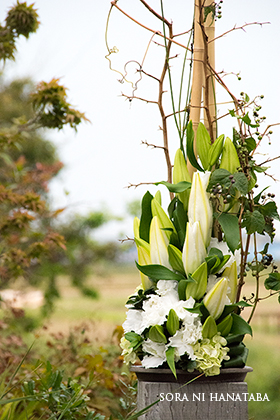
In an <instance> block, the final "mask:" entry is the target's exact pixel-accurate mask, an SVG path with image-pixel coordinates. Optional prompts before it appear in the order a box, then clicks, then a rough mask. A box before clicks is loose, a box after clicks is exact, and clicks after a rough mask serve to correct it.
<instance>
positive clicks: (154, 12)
mask: <svg viewBox="0 0 280 420" xmlns="http://www.w3.org/2000/svg"><path fill="white" fill-rule="evenodd" d="M140 2H141V3H142V4H143V5H144V6H145V7H146V8H147V9H148V10H149V11H150V12H151V13H152V14H153V15H154V16H156V17H157V18H158V19H159V20H161V21H162V22H164V23H165V24H166V25H167V26H170V25H171V23H170V22H168V20H167V19H165V18H164V17H162V16H161V15H159V14H158V13H157V12H156V11H155V10H154V9H152V8H151V6H149V5H148V3H146V2H145V0H140Z"/></svg>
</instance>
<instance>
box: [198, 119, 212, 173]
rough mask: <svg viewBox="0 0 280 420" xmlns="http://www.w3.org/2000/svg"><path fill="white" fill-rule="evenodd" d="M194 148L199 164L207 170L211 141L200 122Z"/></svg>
mask: <svg viewBox="0 0 280 420" xmlns="http://www.w3.org/2000/svg"><path fill="white" fill-rule="evenodd" d="M196 148H197V153H198V156H199V158H200V161H201V164H202V166H203V168H204V169H205V170H207V169H208V168H209V155H210V148H211V140H210V136H209V133H208V131H207V130H206V128H205V126H204V124H202V122H200V123H199V124H198V127H197V131H196Z"/></svg>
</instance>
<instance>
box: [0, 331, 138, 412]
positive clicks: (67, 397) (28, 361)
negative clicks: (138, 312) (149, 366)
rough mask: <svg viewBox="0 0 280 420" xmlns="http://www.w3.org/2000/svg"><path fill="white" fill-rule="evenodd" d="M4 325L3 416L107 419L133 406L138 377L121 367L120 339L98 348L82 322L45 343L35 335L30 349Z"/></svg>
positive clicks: (0, 363)
mask: <svg viewBox="0 0 280 420" xmlns="http://www.w3.org/2000/svg"><path fill="white" fill-rule="evenodd" d="M0 328H1V335H2V340H1V344H0V419H1V420H4V419H8V418H9V419H10V420H16V419H17V420H25V419H26V418H40V419H42V420H44V419H46V420H47V419H56V420H58V419H61V420H63V419H65V420H71V419H73V420H74V419H75V420H81V419H84V420H105V419H107V420H109V418H110V416H111V415H112V416H114V418H126V416H127V415H128V413H129V412H130V411H131V409H132V408H134V406H135V386H134V382H135V381H134V379H133V376H132V375H130V374H127V373H125V372H123V371H122V360H121V358H120V357H119V348H118V345H117V343H118V339H117V340H116V341H115V342H114V344H111V345H108V348H104V347H96V344H95V343H93V342H92V341H91V340H90V328H89V326H85V325H80V326H79V327H77V328H76V329H74V330H72V331H71V332H70V334H65V335H64V334H62V333H59V334H51V335H50V336H48V337H47V340H45V344H44V340H42V338H40V339H39V342H38V343H37V341H38V338H37V340H36V341H35V344H34V345H33V347H32V348H30V349H29V350H28V347H27V346H26V344H25V343H24V341H23V339H22V337H21V336H18V335H16V334H9V331H7V330H5V329H3V325H0ZM21 335H22V334H21ZM117 336H119V333H118V331H117V330H116V334H115V337H116V338H117ZM58 349H59V351H58ZM9 357H10V361H13V363H10V365H9V366H8V364H9V363H8V361H9ZM16 365H18V366H17V367H15V366H16Z"/></svg>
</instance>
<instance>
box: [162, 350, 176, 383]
mask: <svg viewBox="0 0 280 420" xmlns="http://www.w3.org/2000/svg"><path fill="white" fill-rule="evenodd" d="M175 350H176V348H175V347H169V349H168V350H166V352H165V354H166V361H167V364H168V366H169V367H170V370H171V372H172V373H173V375H174V376H175V378H176V379H177V374H176V368H175Z"/></svg>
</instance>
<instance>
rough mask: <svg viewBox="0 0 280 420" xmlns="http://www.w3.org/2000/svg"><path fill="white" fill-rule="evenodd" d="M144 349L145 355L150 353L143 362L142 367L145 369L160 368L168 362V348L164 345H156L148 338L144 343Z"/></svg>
mask: <svg viewBox="0 0 280 420" xmlns="http://www.w3.org/2000/svg"><path fill="white" fill-rule="evenodd" d="M142 349H143V351H144V352H145V353H148V354H147V355H145V356H144V357H143V360H142V366H143V367H144V368H146V369H148V368H153V367H158V366H160V365H162V364H163V363H164V362H165V361H166V354H165V350H166V346H165V344H164V343H155V342H154V341H152V340H150V339H149V338H148V339H147V340H146V341H145V342H144V343H143V346H142Z"/></svg>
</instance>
